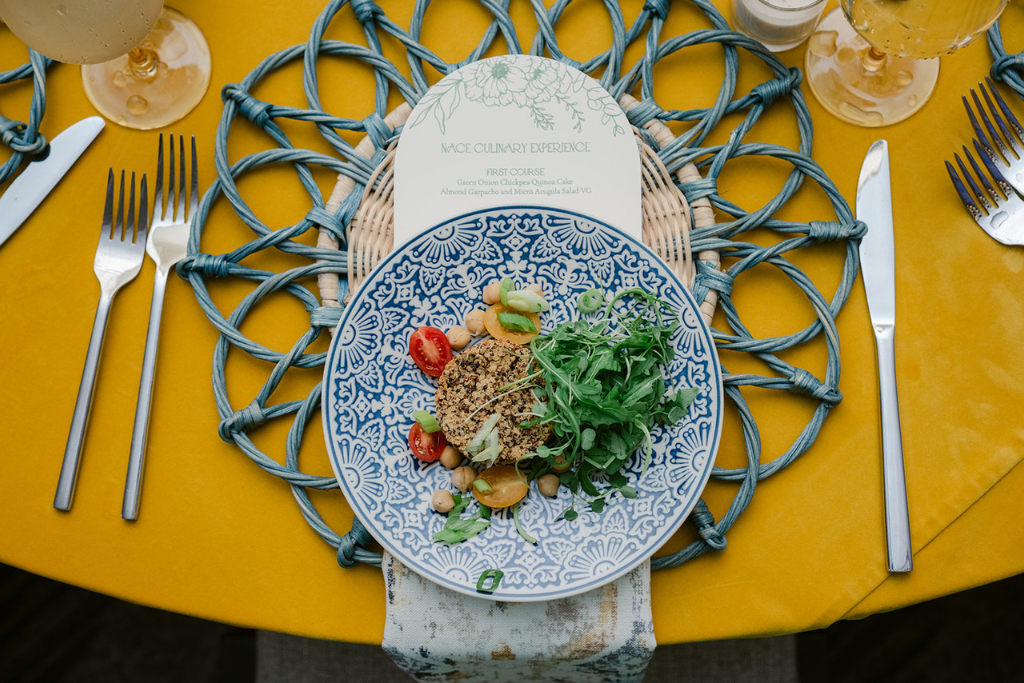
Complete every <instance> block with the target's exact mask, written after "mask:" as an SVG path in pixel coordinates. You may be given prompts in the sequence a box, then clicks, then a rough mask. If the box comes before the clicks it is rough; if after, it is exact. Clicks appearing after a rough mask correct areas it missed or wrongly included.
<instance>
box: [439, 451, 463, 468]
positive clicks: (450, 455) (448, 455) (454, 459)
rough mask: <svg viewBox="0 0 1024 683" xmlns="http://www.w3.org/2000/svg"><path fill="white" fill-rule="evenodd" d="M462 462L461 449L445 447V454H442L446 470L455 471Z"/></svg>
mask: <svg viewBox="0 0 1024 683" xmlns="http://www.w3.org/2000/svg"><path fill="white" fill-rule="evenodd" d="M461 462H462V453H459V449H457V448H456V447H455V446H452V445H448V446H445V447H444V452H443V453H441V464H442V465H443V466H444V468H445V469H446V470H453V469H455V468H456V467H458V466H459V463H461Z"/></svg>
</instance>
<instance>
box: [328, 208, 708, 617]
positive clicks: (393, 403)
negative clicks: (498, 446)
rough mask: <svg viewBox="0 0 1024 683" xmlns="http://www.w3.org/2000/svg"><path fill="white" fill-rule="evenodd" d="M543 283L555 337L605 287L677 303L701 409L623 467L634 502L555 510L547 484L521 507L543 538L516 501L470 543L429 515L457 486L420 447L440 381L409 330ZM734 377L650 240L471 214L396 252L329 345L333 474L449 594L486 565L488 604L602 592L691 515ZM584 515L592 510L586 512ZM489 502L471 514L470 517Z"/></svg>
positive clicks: (396, 550)
mask: <svg viewBox="0 0 1024 683" xmlns="http://www.w3.org/2000/svg"><path fill="white" fill-rule="evenodd" d="M504 277H511V278H514V279H516V280H517V281H518V282H520V283H530V282H540V283H542V284H543V287H544V292H545V295H546V296H547V298H548V300H549V301H550V303H551V310H550V311H549V312H547V313H544V314H542V315H541V321H542V332H548V331H550V330H551V329H552V328H554V326H555V325H557V324H558V323H560V322H563V321H565V320H570V319H574V318H578V317H580V314H579V312H578V311H577V310H576V300H577V298H578V297H579V295H580V293H582V292H584V291H586V290H587V289H589V288H591V287H594V286H596V285H599V284H600V285H603V287H604V289H605V291H606V292H609V293H611V294H614V293H617V292H619V291H622V290H624V289H627V288H630V287H638V286H639V287H642V288H644V289H646V290H647V291H649V292H655V293H659V295H660V296H661V297H662V298H663V299H664V300H665V301H667V302H669V303H670V304H672V305H673V306H674V307H675V308H676V310H678V311H680V320H681V323H682V324H681V325H680V328H679V330H678V331H677V332H676V334H675V335H674V336H673V339H672V343H673V346H674V348H675V351H676V358H675V360H674V361H673V362H672V364H671V366H670V367H669V368H668V369H667V374H668V375H669V377H670V379H669V382H668V384H669V386H670V387H671V386H676V387H679V388H683V387H687V386H697V387H700V390H701V391H700V394H699V395H698V397H697V398H696V400H695V401H694V403H693V405H692V406H691V408H690V413H689V415H688V417H687V418H686V419H685V420H684V421H683V422H682V423H681V424H680V425H677V426H674V427H670V428H661V427H655V429H654V430H652V438H653V441H654V454H653V459H652V462H651V465H650V468H649V469H648V471H647V472H646V474H644V476H643V477H642V478H639V479H638V476H639V473H640V469H641V466H642V460H643V458H642V457H636V458H634V462H633V464H632V466H631V467H630V468H629V469H628V470H627V471H626V475H627V477H628V478H629V480H630V483H631V484H632V485H633V486H635V487H636V489H637V491H638V494H639V495H638V496H637V497H636V499H632V500H629V499H625V498H623V497H622V496H620V495H618V494H615V495H613V496H612V497H610V499H609V501H608V505H607V507H606V508H605V510H604V512H602V513H601V514H596V513H594V512H592V511H590V509H589V508H588V507H587V506H586V505H584V506H583V507H582V509H580V515H579V518H577V519H576V520H574V521H571V522H569V521H565V520H559V521H555V519H556V518H557V517H558V516H559V515H560V513H561V512H562V511H563V510H564V509H565V508H566V507H567V506H568V505H569V502H570V493H569V492H568V491H567V490H565V488H564V487H563V488H562V491H561V492H560V493H559V496H558V498H557V499H549V498H545V497H544V496H542V495H540V494H538V493H537V492H536V489H535V487H533V490H531V492H530V494H529V495H527V497H526V498H525V499H524V500H523V502H522V504H521V505H520V509H519V518H520V522H521V523H522V524H523V525H524V526H525V527H526V529H527V530H528V531H529V532H530V533H531V534H532V535H533V536H535V537H536V538H537V539H538V543H537V545H535V546H534V545H531V544H529V543H527V542H526V541H524V540H523V539H522V538H521V537H520V536H519V535H518V533H517V532H516V529H515V526H514V525H513V523H512V515H511V512H510V511H509V510H495V511H494V512H493V514H492V517H491V526H490V528H488V529H487V530H486V531H484V532H483V533H481V534H479V535H478V536H475V537H474V538H471V539H469V540H468V541H466V542H463V543H459V544H457V545H453V546H448V545H444V544H440V543H436V542H434V541H432V540H431V535H432V534H434V533H435V532H437V531H438V530H440V529H441V527H442V526H443V525H444V522H445V517H444V515H440V514H437V513H435V512H433V511H432V510H431V507H430V498H431V495H432V494H433V492H434V491H435V490H436V489H439V488H444V489H449V490H453V489H452V486H451V473H450V472H449V471H448V470H445V469H444V468H443V467H441V465H440V464H439V463H431V464H426V463H423V462H421V461H419V460H417V459H416V458H415V457H413V456H412V454H411V452H410V451H409V448H408V445H407V437H408V433H409V428H410V426H411V425H412V421H413V418H412V412H413V411H414V410H422V409H427V410H431V411H432V410H433V408H434V391H435V388H436V380H434V379H432V378H430V377H428V376H427V375H425V374H424V373H423V372H421V371H420V370H419V368H417V367H416V365H415V363H413V361H412V359H411V358H410V356H409V354H408V340H409V336H410V335H411V334H412V333H413V331H414V330H416V328H418V327H420V326H422V325H430V326H432V327H436V328H439V329H442V330H445V329H447V328H448V327H450V326H452V325H455V324H461V323H462V321H463V319H464V318H465V316H466V313H468V312H469V311H470V310H471V309H473V308H477V307H480V306H481V305H482V304H481V295H482V292H483V288H484V286H485V285H486V284H487V283H488V282H490V281H491V280H493V279H495V278H504ZM722 413H723V392H722V373H721V367H720V365H719V362H718V356H717V353H716V352H715V346H714V343H713V341H712V338H711V333H710V331H709V330H708V328H707V326H706V325H705V324H704V321H703V320H702V319H701V316H700V312H699V310H698V308H697V304H696V303H695V302H694V300H693V298H692V297H691V296H690V294H689V292H687V291H686V289H685V288H684V287H683V285H682V283H681V282H680V281H679V279H678V278H677V277H676V275H675V274H674V273H672V271H671V270H670V269H669V268H668V266H666V265H665V263H664V262H663V261H661V260H660V259H659V258H658V257H657V256H656V255H655V254H654V253H653V252H652V251H651V250H650V249H648V248H647V247H646V246H644V245H643V244H640V243H639V242H637V241H636V240H634V239H633V238H632V237H629V236H627V235H626V234H624V233H623V232H621V231H619V230H617V229H616V228H613V227H610V226H608V225H605V224H603V223H601V222H599V221H597V220H594V219H592V218H587V217H584V216H582V215H579V214H575V213H571V212H568V211H563V210H558V209H551V208H541V207H531V206H515V207H503V208H500V209H490V210H486V211H480V212H475V213H471V214H467V215H464V216H460V217H458V218H455V219H452V220H450V221H447V222H445V223H443V224H441V225H438V226H436V227H434V228H431V229H430V230H428V231H426V232H424V233H422V234H420V235H419V236H417V237H415V238H413V239H412V240H410V241H409V242H407V243H406V244H404V245H402V246H401V247H399V248H398V249H396V250H395V251H393V252H392V253H391V254H390V255H389V256H388V257H387V258H386V259H385V260H384V261H383V263H381V264H380V265H379V266H378V267H377V268H376V269H375V270H374V271H373V273H372V274H371V275H370V277H369V278H368V279H367V281H366V282H365V283H364V284H363V286H362V287H361V288H360V289H359V291H358V292H357V293H356V294H355V296H354V297H353V298H352V301H351V302H350V303H349V305H348V306H347V307H346V308H345V311H344V314H343V315H342V318H341V322H340V323H339V325H338V330H337V334H336V335H335V338H334V341H333V343H332V344H331V348H330V351H329V352H328V358H327V364H326V370H325V376H324V383H323V421H324V433H325V436H326V440H327V449H328V453H329V455H330V459H331V464H332V466H333V467H334V472H335V475H336V476H337V477H338V481H339V483H340V484H341V489H342V491H344V493H345V497H346V498H347V499H348V502H349V504H350V505H351V506H352V508H353V509H354V511H355V513H356V514H357V515H358V516H359V519H360V520H361V521H362V522H363V524H364V525H365V526H366V528H367V530H369V532H370V533H371V534H372V535H373V537H374V538H375V539H376V540H377V541H378V542H379V543H380V544H381V545H382V546H384V547H385V548H386V549H387V550H388V552H390V553H392V554H393V555H394V556H396V557H397V558H398V559H399V561H401V562H402V563H403V564H405V565H406V566H408V567H410V568H411V569H413V570H415V571H416V572H418V573H420V574H422V575H423V576H425V577H427V578H429V579H431V580H433V581H436V582H437V583H439V584H441V585H443V586H447V587H448V588H451V589H452V590H456V591H459V592H461V593H466V594H469V595H477V593H476V583H477V579H478V578H479V576H480V574H481V573H482V572H484V571H486V570H488V569H501V570H502V571H503V572H504V573H505V575H504V578H503V579H502V581H501V584H500V587H499V588H498V589H497V590H496V591H495V592H494V593H493V594H492V595H490V596H489V597H490V598H491V599H494V600H505V601H512V602H524V601H533V600H552V599H556V598H561V597H566V596H569V595H575V594H577V593H582V592H584V591H588V590H591V589H594V588H597V587H599V586H601V585H603V584H605V583H608V582H609V581H612V580H614V579H616V578H618V577H619V576H622V575H623V574H625V573H626V572H628V571H629V570H631V569H633V568H634V567H636V566H637V565H638V564H640V563H641V562H642V561H643V560H645V559H647V558H648V557H650V556H651V555H653V554H654V552H655V551H656V550H657V549H658V548H660V547H661V546H662V544H664V543H665V542H666V541H667V540H668V539H669V538H670V537H671V536H672V534H673V533H674V532H675V531H676V530H677V529H678V528H679V526H680V525H681V524H682V523H683V521H684V520H685V519H686V517H687V515H688V514H689V513H690V510H692V509H693V506H694V505H695V504H696V502H697V498H698V496H699V495H700V493H701V491H702V490H703V488H704V485H705V484H706V483H707V480H708V477H709V476H710V474H711V468H712V465H713V463H714V459H715V453H716V452H717V450H718V443H719V438H720V436H721V429H722ZM577 508H578V509H579V506H577ZM475 509H476V503H473V505H472V506H471V507H470V508H468V509H467V511H466V512H465V513H464V514H469V513H470V512H472V511H473V510H475Z"/></svg>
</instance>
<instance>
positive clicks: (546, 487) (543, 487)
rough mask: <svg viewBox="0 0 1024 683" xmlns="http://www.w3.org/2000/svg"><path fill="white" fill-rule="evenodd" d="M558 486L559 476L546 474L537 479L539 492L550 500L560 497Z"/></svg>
mask: <svg viewBox="0 0 1024 683" xmlns="http://www.w3.org/2000/svg"><path fill="white" fill-rule="evenodd" d="M558 486H559V481H558V475H557V474H545V475H544V476H543V477H539V478H538V479H537V490H538V491H540V492H541V493H543V494H544V495H545V496H547V497H548V498H554V497H556V496H557V495H558Z"/></svg>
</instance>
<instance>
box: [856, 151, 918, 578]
mask: <svg viewBox="0 0 1024 683" xmlns="http://www.w3.org/2000/svg"><path fill="white" fill-rule="evenodd" d="M857 218H858V219H859V220H861V221H863V222H864V223H866V224H867V226H868V232H867V234H866V235H865V236H864V239H863V240H861V243H860V261H861V273H862V274H863V276H864V290H865V292H866V293H867V298H868V311H869V312H870V314H871V327H872V328H873V329H874V332H875V348H876V350H877V352H878V384H879V401H880V404H881V413H882V476H883V478H884V480H885V536H886V545H887V546H888V554H889V571H891V572H909V571H910V570H911V569H913V568H914V555H913V552H912V550H911V547H910V513H909V511H908V509H907V484H906V477H905V474H904V471H903V440H902V438H901V436H900V407H899V401H898V399H897V397H896V352H895V345H894V343H893V342H894V339H895V333H896V246H895V243H894V239H893V225H892V190H891V188H890V186H889V145H888V143H887V142H886V141H885V140H879V141H878V142H876V143H874V144H873V145H871V147H870V149H868V153H867V156H865V157H864V164H863V166H861V169H860V179H859V180H858V181H857Z"/></svg>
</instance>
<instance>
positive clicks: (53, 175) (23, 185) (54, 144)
mask: <svg viewBox="0 0 1024 683" xmlns="http://www.w3.org/2000/svg"><path fill="white" fill-rule="evenodd" d="M104 125H105V124H104V121H103V119H102V118H100V117H99V116H90V117H89V118H87V119H82V120H81V121H79V122H78V123H76V124H73V125H72V126H70V127H69V128H67V129H66V130H64V131H62V132H61V133H60V135H58V136H57V137H55V138H54V139H53V140H51V141H50V151H49V153H48V154H47V155H46V156H45V157H43V158H41V159H36V160H34V161H32V162H31V163H29V165H28V166H26V167H25V170H23V171H22V172H21V175H19V176H18V177H17V178H15V179H14V182H12V183H11V186H10V187H8V188H7V191H6V192H4V194H3V196H0V245H2V244H3V243H4V241H6V240H7V238H8V237H10V236H11V235H12V234H13V233H14V231H15V230H17V229H18V227H19V226H21V224H22V223H23V222H24V221H25V219H26V218H28V217H29V215H30V214H31V213H32V211H34V210H35V208H36V207H37V206H38V205H39V202H41V201H43V199H44V198H45V197H46V195H47V194H49V193H50V190H52V189H53V186H54V185H56V184H57V182H58V181H59V180H60V179H61V178H63V177H64V174H65V173H67V171H68V169H69V168H71V165H72V164H74V163H75V161H76V160H77V159H78V157H79V156H81V155H82V152H84V151H85V148H86V147H88V146H89V145H90V143H92V141H93V140H94V139H95V138H96V136H97V135H99V132H100V131H101V130H103V126H104Z"/></svg>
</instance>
